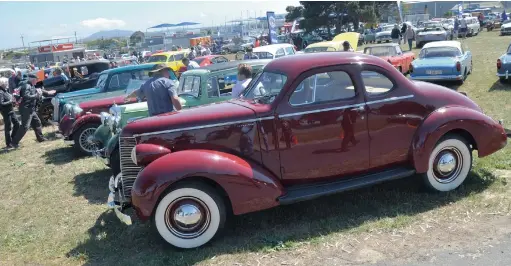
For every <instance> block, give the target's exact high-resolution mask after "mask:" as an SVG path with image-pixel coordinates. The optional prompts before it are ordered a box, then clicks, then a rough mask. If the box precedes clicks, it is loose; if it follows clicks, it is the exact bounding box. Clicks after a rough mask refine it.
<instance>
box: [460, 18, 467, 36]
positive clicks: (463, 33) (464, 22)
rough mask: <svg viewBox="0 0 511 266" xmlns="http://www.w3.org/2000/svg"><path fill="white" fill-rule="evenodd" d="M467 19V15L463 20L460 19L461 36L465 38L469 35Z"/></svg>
mask: <svg viewBox="0 0 511 266" xmlns="http://www.w3.org/2000/svg"><path fill="white" fill-rule="evenodd" d="M467 31H468V29H467V20H466V19H465V17H462V18H461V20H460V33H461V38H463V39H465V38H466V37H467Z"/></svg>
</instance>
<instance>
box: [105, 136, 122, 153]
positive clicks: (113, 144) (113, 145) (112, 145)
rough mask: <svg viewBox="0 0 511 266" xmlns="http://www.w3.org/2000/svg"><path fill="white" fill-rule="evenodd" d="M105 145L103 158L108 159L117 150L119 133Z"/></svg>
mask: <svg viewBox="0 0 511 266" xmlns="http://www.w3.org/2000/svg"><path fill="white" fill-rule="evenodd" d="M106 143H107V144H106V145H105V157H106V158H110V156H112V153H113V152H114V151H115V150H116V149H118V148H119V133H117V134H114V135H113V136H112V137H111V138H110V139H109V140H108V142H106Z"/></svg>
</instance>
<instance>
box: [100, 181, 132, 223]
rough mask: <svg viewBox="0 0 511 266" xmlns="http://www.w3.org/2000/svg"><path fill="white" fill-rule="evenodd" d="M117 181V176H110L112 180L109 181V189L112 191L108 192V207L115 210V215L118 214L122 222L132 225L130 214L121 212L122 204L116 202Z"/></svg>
mask: <svg viewBox="0 0 511 266" xmlns="http://www.w3.org/2000/svg"><path fill="white" fill-rule="evenodd" d="M115 184H116V182H115V177H114V176H111V177H110V181H109V182H108V189H109V190H110V193H109V194H108V200H107V203H106V205H107V207H108V209H113V210H114V212H115V216H117V218H118V219H119V220H121V222H123V223H125V224H127V225H131V224H132V223H131V217H130V216H129V215H126V214H124V213H122V212H121V209H122V207H121V206H120V205H117V204H116V203H115V193H116V187H115V186H116V185H115Z"/></svg>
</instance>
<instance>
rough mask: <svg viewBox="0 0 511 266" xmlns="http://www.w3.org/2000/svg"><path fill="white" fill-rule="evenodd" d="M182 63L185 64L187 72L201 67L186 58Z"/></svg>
mask: <svg viewBox="0 0 511 266" xmlns="http://www.w3.org/2000/svg"><path fill="white" fill-rule="evenodd" d="M181 62H183V65H185V66H186V70H190V69H196V68H200V66H199V64H197V62H195V61H193V60H190V59H188V58H186V57H185V58H183V59H181Z"/></svg>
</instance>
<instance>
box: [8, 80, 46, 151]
mask: <svg viewBox="0 0 511 266" xmlns="http://www.w3.org/2000/svg"><path fill="white" fill-rule="evenodd" d="M36 83H37V76H36V75H34V74H28V83H26V84H23V85H21V87H20V97H21V104H20V107H19V111H20V114H21V128H20V130H19V131H18V133H17V134H16V136H15V137H14V138H13V140H12V146H13V148H18V145H19V143H20V141H21V139H23V137H24V136H25V134H26V133H27V131H28V129H29V128H30V127H32V129H33V130H34V132H35V136H36V138H37V141H38V142H43V141H45V140H46V138H44V137H43V130H42V123H41V119H39V116H38V115H37V112H36V108H37V101H39V100H41V97H42V96H43V93H44V94H46V95H55V91H54V90H53V91H45V90H42V89H36V88H35V84H36Z"/></svg>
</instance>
